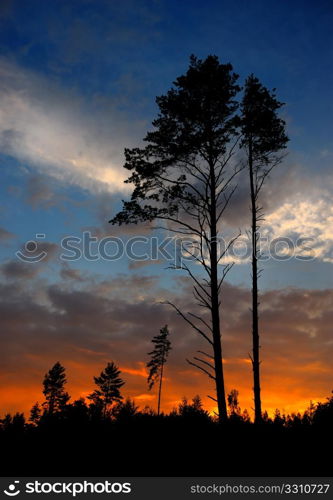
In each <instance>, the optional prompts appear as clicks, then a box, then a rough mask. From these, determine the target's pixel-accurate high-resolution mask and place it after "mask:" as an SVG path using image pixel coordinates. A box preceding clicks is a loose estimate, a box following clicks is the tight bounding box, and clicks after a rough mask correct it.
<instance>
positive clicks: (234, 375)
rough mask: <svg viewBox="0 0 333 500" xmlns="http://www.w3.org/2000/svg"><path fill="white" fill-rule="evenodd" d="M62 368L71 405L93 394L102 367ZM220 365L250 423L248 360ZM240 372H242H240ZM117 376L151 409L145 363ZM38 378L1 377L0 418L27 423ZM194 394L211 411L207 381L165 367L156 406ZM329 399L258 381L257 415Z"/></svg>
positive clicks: (321, 392)
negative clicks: (9, 416) (259, 401)
mask: <svg viewBox="0 0 333 500" xmlns="http://www.w3.org/2000/svg"><path fill="white" fill-rule="evenodd" d="M63 364H64V366H65V367H66V373H67V379H68V383H67V385H66V390H67V391H68V392H69V394H70V395H71V401H74V400H75V399H78V398H80V397H83V398H86V397H87V396H88V394H89V393H90V392H92V391H93V390H94V382H93V376H96V375H98V374H99V373H100V371H101V370H102V369H103V366H101V365H100V363H99V364H98V365H97V363H96V364H89V365H88V366H85V365H83V364H80V363H78V362H74V361H67V362H66V363H65V362H64V363H63ZM232 364H233V365H234V366H236V367H237V368H238V371H237V370H231V369H229V365H232ZM225 365H226V366H225V377H226V380H227V386H226V391H227V392H229V391H230V390H231V389H234V388H235V389H237V390H238V391H239V404H240V406H241V408H242V410H244V409H245V408H246V409H247V410H248V412H249V413H250V415H251V417H252V416H253V399H252V398H253V395H252V389H251V388H252V372H251V366H249V362H248V360H247V359H241V358H239V359H234V360H226V363H225ZM51 366H52V365H51ZM240 367H242V368H241V369H240ZM309 369H312V370H316V369H318V370H319V371H320V366H312V367H309ZM120 370H121V372H122V375H121V376H122V378H123V379H124V380H125V382H126V384H125V385H124V387H123V391H122V393H123V396H124V398H126V397H130V398H131V399H133V400H134V401H135V403H136V404H137V405H138V406H139V408H140V409H143V408H144V407H145V406H150V407H152V408H153V409H155V408H156V405H157V388H153V390H152V391H149V390H148V387H147V384H146V376H147V373H146V368H145V363H144V362H138V363H135V366H132V367H130V366H122V365H120ZM44 373H45V371H44V372H42V373H40V374H37V371H36V370H34V371H33V373H31V374H30V376H29V377H26V378H25V379H24V380H22V382H21V378H20V376H19V374H17V377H15V375H13V373H11V376H10V377H6V376H2V377H1V379H2V384H1V385H2V387H5V389H1V390H0V398H1V399H0V401H1V403H0V416H1V417H3V416H4V414H5V413H12V414H13V413H16V412H17V411H18V412H24V413H25V415H26V417H27V418H28V417H29V413H30V408H31V407H32V405H33V404H34V403H35V402H36V401H38V402H39V403H42V402H43V400H44V397H43V394H42V388H43V387H42V381H43V377H44ZM9 379H10V380H9ZM16 379H17V380H16ZM19 380H20V383H19ZM197 394H199V395H200V396H201V398H202V401H203V405H204V408H205V409H206V410H207V411H209V412H210V413H213V412H214V411H216V407H215V406H214V403H212V401H211V399H209V398H208V395H211V396H214V386H213V384H212V383H210V382H209V380H208V379H207V380H206V378H205V376H204V375H201V374H200V373H199V372H197V371H196V370H195V369H193V370H192V369H189V368H187V367H185V366H184V369H182V370H178V372H176V373H173V372H172V367H167V369H166V377H165V379H164V380H163V390H162V404H161V406H162V410H163V411H164V412H170V411H171V410H172V409H174V408H175V407H177V406H178V404H179V403H180V401H181V399H182V398H183V397H186V398H187V399H188V400H189V401H190V400H191V399H192V398H193V397H194V396H196V395H197ZM329 395H330V390H327V382H326V383H324V381H323V383H322V384H320V385H318V387H317V388H316V390H315V391H314V390H311V391H310V390H309V389H308V388H307V385H306V384H304V385H302V384H300V383H299V380H298V384H295V381H294V382H293V379H292V377H287V376H285V375H282V374H281V375H280V376H277V375H276V376H263V378H262V404H263V410H267V412H268V414H269V415H270V416H272V415H273V414H274V412H275V410H276V408H278V409H280V410H281V412H282V413H286V414H288V413H289V414H290V413H293V412H294V413H297V412H301V413H302V412H304V410H306V409H307V407H308V406H309V403H310V400H312V401H313V402H314V403H316V402H318V401H325V399H326V397H328V396H329Z"/></svg>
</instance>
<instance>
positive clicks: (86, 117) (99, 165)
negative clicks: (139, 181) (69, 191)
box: [0, 58, 142, 192]
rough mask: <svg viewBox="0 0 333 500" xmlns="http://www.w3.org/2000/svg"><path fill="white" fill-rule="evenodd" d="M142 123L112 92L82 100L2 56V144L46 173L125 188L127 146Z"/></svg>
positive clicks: (104, 186) (87, 185)
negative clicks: (122, 107)
mask: <svg viewBox="0 0 333 500" xmlns="http://www.w3.org/2000/svg"><path fill="white" fill-rule="evenodd" d="M141 127H142V123H140V122H135V120H133V119H129V117H128V116H125V115H124V114H122V113H121V112H120V111H119V110H118V109H117V107H116V104H115V102H114V100H112V96H111V97H110V98H104V97H102V96H94V97H92V98H91V99H90V100H88V99H84V98H83V97H81V96H80V95H78V94H77V93H76V92H75V91H74V90H73V89H69V88H64V87H61V86H60V85H59V84H57V83H56V82H55V81H52V80H50V79H47V78H46V77H44V76H41V75H38V74H36V73H34V72H32V71H29V70H26V69H23V68H21V67H19V66H17V65H14V64H13V63H10V62H8V61H7V60H5V59H4V58H2V59H1V60H0V148H1V150H2V152H4V153H6V154H9V155H11V156H14V157H16V158H18V159H19V160H21V161H25V162H28V163H29V164H31V165H32V166H35V167H36V168H38V169H39V170H42V171H43V172H44V173H47V174H49V175H52V176H55V177H57V178H58V179H62V180H65V181H66V182H70V183H74V184H77V185H79V186H82V187H83V188H89V189H92V190H95V191H99V190H105V189H106V190H108V191H111V192H114V191H119V190H120V191H123V190H125V189H126V185H125V186H124V184H123V180H124V179H125V178H126V173H125V171H124V170H123V168H122V164H123V148H124V147H125V146H128V145H129V144H131V142H132V141H133V139H132V137H133V135H140V134H138V132H137V130H138V129H140V130H141ZM135 131H136V132H135Z"/></svg>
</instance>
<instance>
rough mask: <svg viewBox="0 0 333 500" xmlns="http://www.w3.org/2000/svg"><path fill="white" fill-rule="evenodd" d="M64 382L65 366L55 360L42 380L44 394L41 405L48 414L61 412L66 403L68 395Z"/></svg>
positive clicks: (65, 381)
mask: <svg viewBox="0 0 333 500" xmlns="http://www.w3.org/2000/svg"><path fill="white" fill-rule="evenodd" d="M66 383H67V380H66V374H65V368H64V367H63V366H62V365H61V364H60V363H59V361H57V363H56V364H55V365H54V366H53V367H52V368H51V370H49V371H48V373H46V375H45V378H44V381H43V385H44V390H43V394H44V396H45V402H44V403H43V406H44V408H45V409H46V413H47V414H48V415H54V414H55V413H59V412H61V411H62V410H63V409H64V407H65V406H66V404H67V403H68V401H69V399H70V396H69V395H68V393H67V392H66V391H65V384H66Z"/></svg>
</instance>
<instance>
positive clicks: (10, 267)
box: [1, 260, 38, 280]
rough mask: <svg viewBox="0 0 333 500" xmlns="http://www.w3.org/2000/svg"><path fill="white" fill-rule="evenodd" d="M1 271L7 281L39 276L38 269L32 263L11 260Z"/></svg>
mask: <svg viewBox="0 0 333 500" xmlns="http://www.w3.org/2000/svg"><path fill="white" fill-rule="evenodd" d="M1 271H2V274H3V275H4V276H5V277H6V278H7V279H12V280H19V279H31V278H33V277H34V276H36V275H37V274H38V267H37V266H36V265H34V264H32V263H29V264H28V263H23V262H20V261H19V260H16V261H15V260H11V261H9V262H6V263H5V264H3V265H2V267H1Z"/></svg>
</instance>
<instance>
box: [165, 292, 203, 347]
mask: <svg viewBox="0 0 333 500" xmlns="http://www.w3.org/2000/svg"><path fill="white" fill-rule="evenodd" d="M161 304H168V305H169V306H171V307H173V308H174V309H175V311H177V313H178V314H179V315H180V316H181V317H182V318H183V319H184V320H185V321H186V322H187V323H188V324H189V325H191V327H192V328H193V329H194V330H196V331H197V332H198V333H199V334H200V335H201V336H202V337H204V338H205V339H206V340H207V342H209V343H210V344H211V345H213V342H212V341H211V340H210V338H209V337H208V336H207V335H206V334H205V333H204V332H203V331H202V330H201V329H200V328H198V327H197V326H196V325H195V324H194V323H193V322H192V321H191V320H189V319H188V318H187V317H186V316H185V314H184V313H183V312H182V311H181V310H180V309H179V308H178V307H177V306H176V305H175V304H173V303H172V302H170V301H165V302H161Z"/></svg>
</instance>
